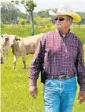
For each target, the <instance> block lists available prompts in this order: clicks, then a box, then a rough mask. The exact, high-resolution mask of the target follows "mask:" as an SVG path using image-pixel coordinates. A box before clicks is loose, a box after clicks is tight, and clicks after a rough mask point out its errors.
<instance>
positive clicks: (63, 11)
mask: <svg viewBox="0 0 85 112" xmlns="http://www.w3.org/2000/svg"><path fill="white" fill-rule="evenodd" d="M54 15H55V16H59V15H67V16H71V17H72V18H73V22H76V23H78V22H80V21H81V16H80V15H79V14H77V13H75V12H73V11H72V9H71V8H70V7H68V6H66V5H60V6H59V8H58V10H57V13H55V14H54Z"/></svg>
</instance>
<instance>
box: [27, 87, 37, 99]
mask: <svg viewBox="0 0 85 112" xmlns="http://www.w3.org/2000/svg"><path fill="white" fill-rule="evenodd" d="M29 92H30V95H31V96H32V97H33V98H36V96H37V94H38V89H37V87H36V86H35V85H30V86H29Z"/></svg>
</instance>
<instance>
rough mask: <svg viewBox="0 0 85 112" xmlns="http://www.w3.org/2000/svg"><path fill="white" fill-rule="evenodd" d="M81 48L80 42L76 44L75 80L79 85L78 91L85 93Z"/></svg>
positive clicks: (84, 68) (84, 74)
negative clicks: (76, 79)
mask: <svg viewBox="0 0 85 112" xmlns="http://www.w3.org/2000/svg"><path fill="white" fill-rule="evenodd" d="M83 56H84V55H83V46H82V43H81V41H79V44H78V56H77V78H78V83H79V85H80V90H81V91H83V90H84V91H85V65H84V57H83Z"/></svg>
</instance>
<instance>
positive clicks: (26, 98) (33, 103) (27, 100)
mask: <svg viewBox="0 0 85 112" xmlns="http://www.w3.org/2000/svg"><path fill="white" fill-rule="evenodd" d="M76 31H77V29H76V30H74V32H76ZM78 35H81V34H79V32H78ZM82 35H83V36H82ZM82 35H81V37H82V38H83V37H85V33H84V32H83V33H82ZM83 39H84V38H83ZM84 50H85V49H84ZM84 58H85V56H84ZM31 59H32V55H29V56H27V66H28V68H29V66H30V62H31ZM28 71H29V69H27V70H24V69H23V64H22V60H21V58H19V60H18V63H17V66H16V69H15V70H14V69H13V55H12V53H11V50H9V54H8V59H7V60H6V62H5V63H4V64H3V65H2V66H1V73H2V75H1V85H2V88H1V100H2V105H1V111H2V112H43V107H44V106H43V105H44V103H43V85H42V84H41V83H40V79H39V80H38V97H37V98H36V99H33V98H32V97H31V96H30V94H29V91H28V90H29V87H28V82H29V80H28V76H29V72H28ZM77 97H78V91H77V96H76V100H75V104H74V108H73V112H85V103H83V104H81V105H80V104H79V102H78V100H77Z"/></svg>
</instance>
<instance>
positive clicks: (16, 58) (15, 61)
mask: <svg viewBox="0 0 85 112" xmlns="http://www.w3.org/2000/svg"><path fill="white" fill-rule="evenodd" d="M17 60H18V57H17V56H14V63H13V68H14V69H15V68H16V63H17Z"/></svg>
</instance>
